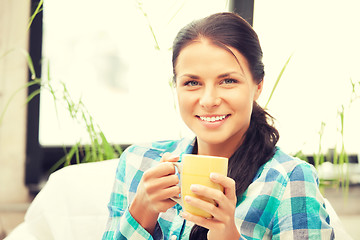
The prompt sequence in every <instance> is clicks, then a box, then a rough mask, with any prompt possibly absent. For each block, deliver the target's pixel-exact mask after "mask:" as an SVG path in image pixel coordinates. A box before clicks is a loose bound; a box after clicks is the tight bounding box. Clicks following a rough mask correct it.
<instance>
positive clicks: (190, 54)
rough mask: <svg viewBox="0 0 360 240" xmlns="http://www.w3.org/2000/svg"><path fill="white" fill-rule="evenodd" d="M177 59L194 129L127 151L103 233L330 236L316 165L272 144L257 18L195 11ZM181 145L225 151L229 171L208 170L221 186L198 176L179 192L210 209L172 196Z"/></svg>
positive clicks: (180, 89) (187, 118)
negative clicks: (187, 135)
mask: <svg viewBox="0 0 360 240" xmlns="http://www.w3.org/2000/svg"><path fill="white" fill-rule="evenodd" d="M172 60H173V61H172V63H173V73H174V81H175V86H176V92H177V96H178V102H179V109H180V114H181V117H182V120H183V121H184V122H185V124H186V125H187V126H188V127H189V128H190V129H191V130H192V131H193V132H194V134H195V135H196V136H195V138H192V139H180V140H172V141H160V142H152V143H149V144H144V145H133V146H131V147H129V148H128V149H127V150H126V151H125V152H124V153H123V154H122V155H121V158H120V162H119V165H118V169H117V174H116V181H115V185H114V188H113V189H114V191H113V194H112V195H111V198H110V203H109V210H110V216H109V221H108V225H107V230H106V232H105V233H104V235H103V239H104V240H105V239H119V238H126V239H169V238H170V237H171V239H196V240H202V239H209V240H218V239H226V240H232V239H236V240H238V239H314V240H315V239H333V238H334V230H333V227H332V225H331V219H330V217H329V214H328V212H327V206H326V203H325V201H324V198H323V197H322V195H321V193H320V191H319V189H318V178H317V174H316V170H315V169H314V167H313V166H312V165H310V164H308V163H306V162H304V161H302V160H299V159H296V158H293V157H291V156H289V155H287V154H285V153H284V152H283V151H281V150H280V149H279V148H278V147H276V144H277V141H278V139H279V133H278V131H277V130H276V129H275V128H274V127H273V126H272V125H271V120H272V119H271V117H270V116H269V115H268V114H267V113H266V111H264V109H262V108H261V107H260V106H259V105H258V104H257V103H256V100H257V99H258V98H259V96H260V94H261V91H262V88H263V77H264V65H263V64H262V50H261V47H260V43H259V39H258V37H257V35H256V33H255V31H254V30H253V29H252V27H251V26H250V25H249V24H248V23H247V22H246V21H245V20H244V19H243V18H241V17H239V16H238V15H236V14H234V13H217V14H213V15H210V16H208V17H205V18H203V19H200V20H197V21H194V22H192V23H190V24H189V25H187V26H185V27H184V28H183V29H181V30H180V32H179V33H178V35H177V36H176V38H175V41H174V45H173V58H172ZM184 154H199V155H200V154H201V155H211V156H219V157H225V158H229V161H228V172H227V176H225V175H221V174H214V173H211V174H210V176H209V180H210V181H211V182H212V183H216V184H219V185H221V186H222V188H223V189H224V191H222V190H220V189H213V188H209V187H206V186H204V185H200V184H192V185H191V187H190V189H191V191H192V192H193V193H194V194H195V197H192V196H189V195H185V196H182V197H183V199H184V201H185V202H186V203H187V204H189V205H191V206H193V207H197V208H200V209H201V210H204V211H206V212H208V213H209V214H210V215H211V216H212V217H211V218H204V217H201V216H198V215H193V214H191V213H189V212H187V211H185V210H184V209H183V208H182V206H181V205H179V204H177V203H176V202H174V201H173V200H172V198H174V197H177V196H179V194H180V188H179V186H178V183H179V179H178V176H177V175H176V171H175V168H174V164H173V162H177V161H182V158H183V157H182V156H183V155H184ZM182 194H185V193H182ZM196 196H198V197H196ZM204 199H209V200H210V201H211V202H215V203H216V204H215V205H213V204H210V203H209V202H208V201H205V200H204Z"/></svg>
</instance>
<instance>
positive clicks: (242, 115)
mask: <svg viewBox="0 0 360 240" xmlns="http://www.w3.org/2000/svg"><path fill="white" fill-rule="evenodd" d="M228 48H229V49H230V50H231V51H232V52H233V54H234V55H235V56H234V55H232V54H231V53H230V52H229V51H226V50H225V49H223V48H221V47H218V46H216V45H214V44H212V43H210V42H209V41H207V40H206V39H202V40H199V41H194V42H193V43H191V44H190V45H188V46H186V47H185V48H183V49H182V50H181V52H180V54H179V56H178V59H177V62H176V66H175V72H176V89H177V95H178V101H179V108H180V113H181V116H182V118H183V120H184V122H185V124H186V125H187V126H188V127H189V128H190V129H191V130H192V131H193V132H194V133H195V134H196V136H197V140H198V144H199V151H200V146H207V147H211V146H215V145H217V146H218V147H219V146H220V147H221V146H226V147H225V148H226V149H229V147H231V149H232V150H233V151H235V150H236V148H237V147H239V146H240V144H241V140H242V137H243V135H244V133H245V132H246V130H247V129H248V127H249V124H250V116H251V112H252V106H253V102H254V100H256V99H257V98H258V97H259V95H260V93H261V90H262V85H263V84H262V82H261V83H260V84H256V83H255V82H254V80H253V78H252V76H251V73H250V70H249V67H248V63H247V60H246V58H245V57H244V56H243V55H242V54H240V53H239V52H238V51H237V50H236V49H234V48H231V47H228ZM235 57H236V58H235ZM225 148H224V149H225Z"/></svg>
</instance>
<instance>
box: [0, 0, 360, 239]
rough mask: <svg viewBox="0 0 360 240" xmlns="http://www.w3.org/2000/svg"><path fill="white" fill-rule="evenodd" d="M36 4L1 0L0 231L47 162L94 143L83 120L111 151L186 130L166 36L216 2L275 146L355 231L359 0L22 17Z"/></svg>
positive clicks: (87, 9)
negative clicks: (245, 62) (234, 30)
mask: <svg viewBox="0 0 360 240" xmlns="http://www.w3.org/2000/svg"><path fill="white" fill-rule="evenodd" d="M39 2H40V1H35V0H33V1H31V0H1V1H0V114H1V115H0V116H1V118H0V239H1V236H5V235H6V234H7V233H9V232H10V231H11V230H12V229H13V228H14V227H15V226H16V225H18V224H19V223H20V222H22V221H23V218H24V213H25V211H26V209H27V207H28V205H29V203H30V202H31V201H32V199H33V197H34V196H36V194H37V193H38V192H39V191H40V190H41V188H42V186H43V185H44V183H46V181H47V177H48V175H49V170H50V169H51V168H52V167H53V166H54V164H56V163H58V160H59V159H60V158H61V157H62V156H64V155H65V154H66V153H68V152H69V151H71V149H72V146H74V145H76V144H85V145H86V144H91V143H92V142H93V138H92V136H91V134H90V135H89V130H88V128H87V126H88V125H86V124H84V122H87V121H90V122H91V124H93V125H91V126H95V128H96V132H97V133H98V132H101V133H102V134H104V136H106V139H107V141H108V142H109V143H110V144H112V145H118V146H119V147H122V149H124V148H126V147H127V146H128V145H130V144H132V143H135V142H147V141H154V140H164V139H176V138H179V137H184V136H191V135H192V133H191V132H190V131H189V130H188V129H187V128H186V127H185V126H184V125H183V123H182V122H181V119H180V117H179V114H178V111H177V103H176V100H175V99H176V96H175V92H174V89H173V87H172V86H171V79H172V69H171V46H172V41H173V39H174V37H175V34H176V33H177V32H178V30H179V29H180V28H181V27H182V26H184V25H185V24H187V23H189V22H190V21H192V20H194V19H198V18H201V17H204V16H207V15H209V14H211V13H215V12H221V11H235V12H237V13H239V14H240V15H241V16H243V17H244V18H245V19H246V20H247V21H248V22H249V23H250V24H252V25H253V27H254V29H255V31H256V32H257V33H258V35H259V38H260V43H261V45H262V48H263V52H264V59H263V60H264V64H265V79H264V81H265V82H264V84H265V85H264V91H263V93H262V95H261V98H260V100H259V103H260V105H261V106H263V107H266V108H267V109H268V111H269V113H270V114H271V115H272V116H274V117H275V118H276V122H275V125H276V127H277V128H278V130H279V132H280V136H281V137H280V142H279V144H278V145H279V146H280V147H281V148H282V149H283V150H284V151H285V152H287V153H289V154H293V155H296V156H299V157H301V158H303V159H304V160H306V161H309V162H310V163H312V164H314V165H315V166H316V167H317V169H318V171H319V174H320V178H321V179H322V180H321V185H322V191H323V193H324V195H325V197H326V198H328V199H329V201H330V202H331V204H332V205H333V207H334V208H335V210H336V211H337V213H338V214H339V216H340V219H341V220H342V221H343V224H344V226H345V228H346V230H347V231H348V232H349V234H350V235H351V236H352V237H353V238H354V239H360V229H359V228H358V227H356V226H359V224H360V207H359V204H358V203H357V201H358V200H359V197H360V188H359V183H360V167H359V160H358V159H359V153H360V144H359V140H358V139H359V136H360V127H359V124H358V123H359V122H360V70H359V69H360V68H359V66H360V57H359V56H360V46H359V42H360V34H359V31H358V28H359V24H360V16H359V14H357V11H358V10H359V9H360V3H359V2H358V1H356V0H344V1H341V2H339V1H335V0H327V1H325V0H318V1H310V0H305V1H286V0H274V1H266V0H255V1H254V0H252V1H249V0H232V1H231V0H193V1H190V0H147V1H140V0H129V1H117V0H104V1H102V2H101V3H99V2H98V1H94V0H87V1H85V0H76V1H74V0H72V1H70V0H62V1H58V0H53V1H45V2H44V3H43V4H42V5H41V8H40V9H38V10H39V13H38V14H35V15H33V13H34V12H36V9H37V7H38V6H39ZM32 16H33V17H34V18H33V19H32ZM30 21H31V24H29V22H30ZM29 26H31V27H30V28H29ZM29 56H30V58H31V61H30V60H29V59H30V58H29ZM287 61H288V63H287ZM286 63H287V65H286ZM284 66H285V67H286V68H285V69H284ZM283 69H284V71H283V74H282V75H281V73H282V70H283ZM279 76H281V78H280V81H277V80H278V79H279ZM34 80H39V81H42V82H41V84H37V83H36V82H34ZM27 84H28V85H29V84H30V85H32V86H31V87H29V88H27V86H26V85H27ZM40 85H41V86H42V88H40ZM274 86H277V88H276V90H275V91H274V92H272V90H273V87H274ZM27 89H28V91H27ZM39 93H40V95H39ZM29 97H30V98H31V100H30V101H29V103H27V99H29ZM270 98H271V101H269V99H270ZM79 109H80V110H79ZM79 112H80V113H85V115H86V117H82V116H83V115H82V116H80V117H78V114H79ZM84 126H85V127H84ZM149 126H151V127H149ZM72 157H73V158H74V156H72ZM72 161H74V159H73V160H72ZM323 162H325V164H322V163H323ZM334 162H335V164H333V163H334ZM342 162H344V164H341V163H342ZM336 163H337V164H336ZM339 163H340V165H339ZM59 166H60V165H59ZM59 166H58V167H59ZM58 167H57V168H58ZM60 167H61V166H60ZM339 169H345V170H344V172H343V171H340V172H341V173H340V175H341V176H340V175H339ZM344 179H345V180H344Z"/></svg>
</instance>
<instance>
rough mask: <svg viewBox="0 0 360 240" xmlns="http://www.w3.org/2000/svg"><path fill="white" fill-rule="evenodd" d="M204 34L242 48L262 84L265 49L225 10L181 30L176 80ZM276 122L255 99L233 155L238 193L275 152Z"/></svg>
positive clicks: (195, 234) (199, 234)
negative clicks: (188, 50) (184, 53)
mask: <svg viewBox="0 0 360 240" xmlns="http://www.w3.org/2000/svg"><path fill="white" fill-rule="evenodd" d="M201 38H204V39H206V40H208V41H210V42H211V43H213V44H215V45H217V46H219V47H222V48H224V49H225V50H227V51H229V49H228V47H232V48H234V49H236V50H237V51H239V52H240V53H241V54H242V55H243V56H244V57H245V58H246V60H247V62H248V65H249V68H250V72H251V74H252V77H253V79H254V81H255V83H256V84H259V83H260V82H261V81H262V80H263V78H264V74H265V73H264V64H263V62H262V56H263V53H262V50H261V47H260V42H259V39H258V36H257V34H256V33H255V31H254V30H253V28H252V27H251V26H250V25H249V24H248V23H247V22H246V21H245V20H244V19H243V18H241V17H240V16H238V15H236V14H234V13H229V12H225V13H217V14H213V15H210V16H209V17H206V18H203V19H200V20H197V21H194V22H192V23H190V24H189V25H187V26H185V27H184V28H183V29H181V30H180V31H179V33H178V34H177V36H176V38H175V41H174V44H173V56H172V63H173V72H174V81H176V72H175V66H176V61H177V58H178V56H179V54H180V52H181V50H182V49H183V48H184V47H186V46H187V45H189V44H190V43H192V42H193V41H195V40H199V39H201ZM269 122H270V123H269ZM272 122H273V118H272V117H271V116H270V115H269V114H268V113H267V112H266V111H265V110H264V109H262V108H261V107H260V106H259V105H258V104H257V103H256V102H254V105H253V110H252V114H251V119H250V126H249V128H248V130H247V131H246V133H245V135H244V139H243V143H242V144H241V146H240V147H239V148H238V149H237V150H236V151H235V153H234V154H233V155H232V156H231V157H230V159H229V168H228V176H229V177H230V178H232V179H234V180H235V182H236V195H237V197H240V196H241V195H242V194H243V193H244V191H245V190H246V189H247V188H248V186H249V185H250V183H251V182H252V181H253V179H254V177H255V174H256V172H257V171H258V169H259V168H260V166H261V165H263V164H264V163H266V162H267V161H268V160H269V159H271V157H272V156H273V155H274V152H275V145H276V143H277V141H278V139H279V133H278V131H277V130H276V129H275V128H274V127H273V126H272ZM207 231H208V230H207V229H205V228H203V227H200V226H197V225H195V226H194V227H193V228H192V230H191V233H190V239H200V240H201V239H207Z"/></svg>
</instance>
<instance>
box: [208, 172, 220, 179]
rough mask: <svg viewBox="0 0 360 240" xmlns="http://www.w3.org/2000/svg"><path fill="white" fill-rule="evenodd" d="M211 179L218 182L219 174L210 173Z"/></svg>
mask: <svg viewBox="0 0 360 240" xmlns="http://www.w3.org/2000/svg"><path fill="white" fill-rule="evenodd" d="M210 178H211V179H213V180H216V179H217V178H218V174H217V173H210Z"/></svg>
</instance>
